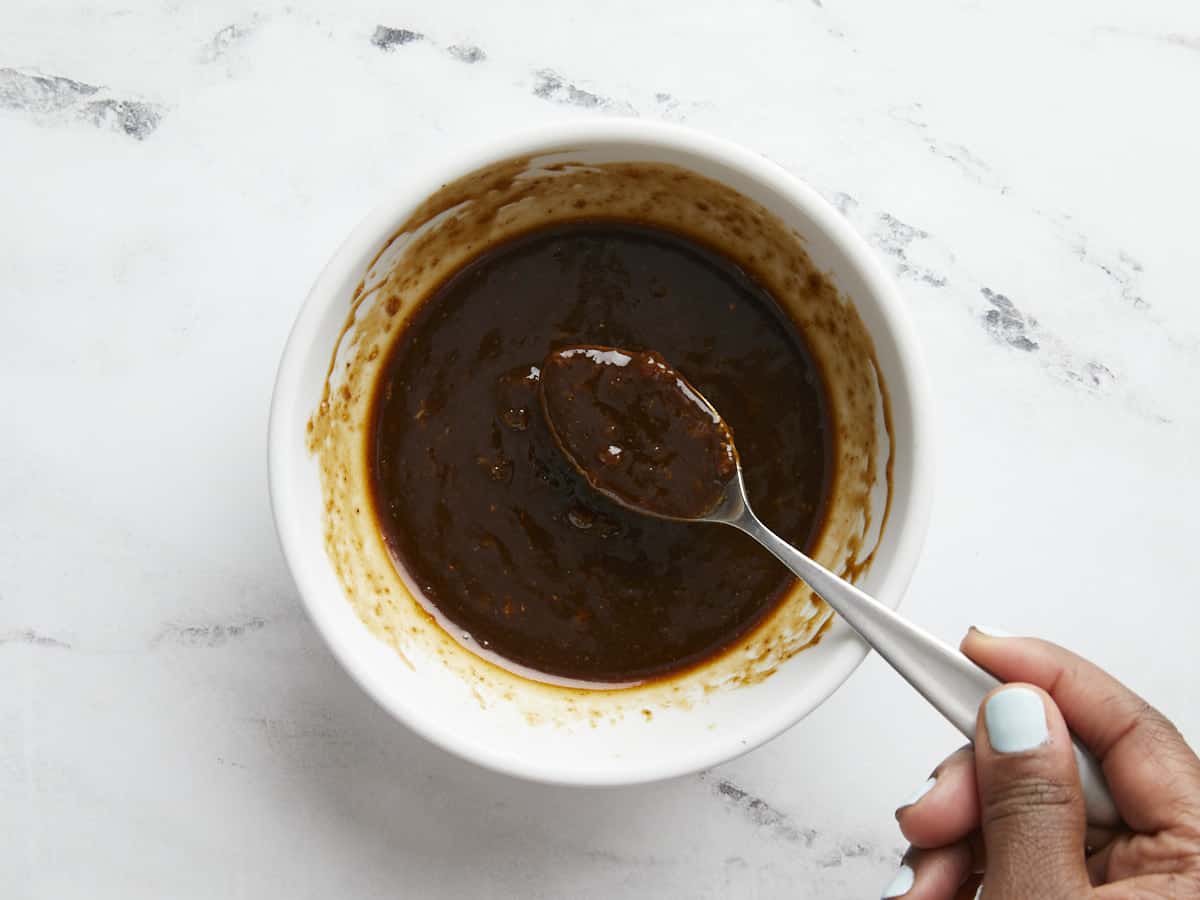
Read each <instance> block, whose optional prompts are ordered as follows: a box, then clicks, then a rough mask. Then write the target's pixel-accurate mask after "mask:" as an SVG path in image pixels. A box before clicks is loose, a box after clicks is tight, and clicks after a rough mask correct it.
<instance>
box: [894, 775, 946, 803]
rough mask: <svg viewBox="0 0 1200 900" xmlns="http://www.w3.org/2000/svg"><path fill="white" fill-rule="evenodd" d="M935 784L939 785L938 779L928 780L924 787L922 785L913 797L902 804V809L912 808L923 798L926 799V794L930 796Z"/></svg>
mask: <svg viewBox="0 0 1200 900" xmlns="http://www.w3.org/2000/svg"><path fill="white" fill-rule="evenodd" d="M935 784H937V778H930V779H928V780H927V781H926V782H925V783H924V784H923V785H921V786H920V787H919V788H917V789H916V790H915V791H914V792H913V795H912V796H911V797H909V798H908V799H907V800H906V801H905V802H903V803H901V804H900V809H904V808H905V807H906V806H912V805H913V804H915V803H916V802H917V801H918V800H920V799H921V798H922V797H924V796H925V795H926V794H928V793H929V792H930V791H932V790H933V786H934V785H935Z"/></svg>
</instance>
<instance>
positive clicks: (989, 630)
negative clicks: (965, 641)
mask: <svg viewBox="0 0 1200 900" xmlns="http://www.w3.org/2000/svg"><path fill="white" fill-rule="evenodd" d="M971 627H972V628H974V629H975V630H976V631H978V632H979V633H980V634H982V635H984V636H986V637H994V638H1010V637H1016V635H1015V634H1013V633H1012V632H1011V631H1005V630H1004V629H1003V628H993V627H992V626H991V625H972V626H971Z"/></svg>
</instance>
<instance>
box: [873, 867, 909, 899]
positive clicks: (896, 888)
mask: <svg viewBox="0 0 1200 900" xmlns="http://www.w3.org/2000/svg"><path fill="white" fill-rule="evenodd" d="M913 877H914V876H913V870H912V869H910V868H909V867H908V866H901V867H900V868H899V869H897V870H896V874H895V875H893V876H892V880H891V881H889V882H888V886H887V887H885V888H884V889H883V894H882V895H881V897H882V900H891V898H892V897H903V896H904V895H905V894H907V893H908V892H909V891H911V890H912V886H913Z"/></svg>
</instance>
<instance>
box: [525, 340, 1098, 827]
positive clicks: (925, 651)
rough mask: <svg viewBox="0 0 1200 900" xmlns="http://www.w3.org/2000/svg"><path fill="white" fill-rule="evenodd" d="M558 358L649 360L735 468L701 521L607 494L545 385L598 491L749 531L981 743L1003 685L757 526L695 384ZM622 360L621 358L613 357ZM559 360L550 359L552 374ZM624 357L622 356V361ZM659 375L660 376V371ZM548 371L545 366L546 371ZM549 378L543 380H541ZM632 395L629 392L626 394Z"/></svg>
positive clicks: (1089, 775) (725, 435)
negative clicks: (644, 368)
mask: <svg viewBox="0 0 1200 900" xmlns="http://www.w3.org/2000/svg"><path fill="white" fill-rule="evenodd" d="M557 353H558V355H559V357H560V359H562V358H565V357H572V356H574V357H575V359H576V360H578V358H579V356H580V355H587V356H590V357H591V358H592V359H593V361H594V362H596V364H597V365H600V364H607V365H612V364H614V360H615V365H618V366H621V367H625V366H628V365H629V364H630V363H631V362H633V361H634V359H635V357H637V356H639V355H640V356H644V357H650V358H651V363H652V366H654V367H656V371H655V372H654V373H653V374H654V375H655V377H656V378H658V379H659V381H658V382H657V383H655V384H652V386H653V387H654V388H655V389H658V390H660V391H661V389H662V374H663V372H669V373H670V375H671V376H672V377H674V378H675V379H676V383H677V384H678V389H679V391H680V392H681V393H680V396H681V397H685V399H686V401H687V402H688V403H692V404H699V405H700V406H702V408H703V409H704V410H705V411H706V412H707V413H708V415H709V416H711V419H712V422H713V424H714V425H715V426H716V428H717V429H718V430H719V434H720V435H721V436H722V437H721V439H722V440H724V441H725V442H726V444H727V448H728V451H729V452H730V454H731V455H732V456H733V458H734V461H735V463H736V467H735V471H734V472H733V475H732V477H730V478H729V479H728V481H727V482H726V483H725V487H724V490H723V492H722V493H720V495H719V497H718V499H716V502H715V504H713V505H711V506H710V507H709V509H708V511H707V512H706V513H704V514H703V515H697V516H690V517H686V518H685V517H681V516H677V515H665V514H663V513H662V512H661V511H656V510H655V509H654V508H653V507H651V506H647V505H645V504H640V503H638V502H637V501H636V499H634V498H631V497H630V496H629V495H628V494H627V493H622V492H616V491H612V490H608V489H606V488H605V487H604V485H603V484H599V483H597V480H596V478H595V473H594V472H591V471H589V469H588V467H587V466H585V465H581V464H580V460H579V458H578V457H577V454H576V449H577V448H573V447H570V446H567V445H566V443H565V442H564V437H563V434H562V433H561V430H560V429H561V426H562V423H556V421H555V416H554V415H552V414H551V411H550V406H549V404H548V403H547V400H546V394H545V381H544V380H543V394H542V405H543V410H544V411H545V412H546V419H547V421H548V423H549V425H550V430H551V432H553V434H554V437H555V440H556V441H557V442H558V445H559V447H560V449H562V451H563V454H564V455H565V456H566V457H567V459H568V460H569V461H570V462H571V464H572V465H573V466H575V468H576V469H578V470H579V471H580V473H581V474H582V475H583V476H584V477H585V478H587V479H588V481H589V483H591V484H592V486H593V487H595V488H596V489H597V490H600V491H602V492H603V493H605V494H606V495H607V496H609V497H611V498H612V499H614V500H615V501H617V502H618V503H620V504H621V505H622V506H625V507H626V508H628V509H631V510H633V511H635V512H639V513H643V514H645V515H650V516H655V517H656V518H663V519H671V520H673V521H683V522H717V523H720V524H722V525H731V526H733V527H734V528H737V529H739V530H740V531H743V532H745V533H746V534H748V535H750V537H752V538H754V539H755V540H756V541H758V542H759V543H760V544H762V545H763V546H764V547H766V548H767V549H768V550H769V551H771V553H772V554H774V555H775V557H776V558H777V559H778V560H779V561H780V562H782V563H783V564H784V565H785V566H787V567H788V568H789V569H791V570H792V572H793V573H795V575H796V576H797V577H799V578H801V579H803V580H804V582H805V583H807V584H808V586H809V587H811V588H812V589H813V590H814V591H815V592H816V593H817V594H818V595H820V596H821V597H822V598H823V599H824V600H825V602H826V603H828V604H829V605H830V606H831V607H833V609H834V611H835V612H837V614H838V615H840V616H841V617H842V618H843V619H844V620H845V621H846V622H847V623H848V624H849V625H850V627H851V628H853V629H854V630H855V631H856V632H858V634H859V635H860V636H861V637H862V638H863V640H865V641H866V642H867V643H868V644H870V645H871V646H872V647H874V648H875V650H876V652H878V653H879V655H880V656H882V657H883V658H884V659H885V660H887V662H888V663H889V664H890V665H891V666H892V668H893V669H895V670H896V671H897V672H899V673H900V674H901V675H902V676H903V677H904V679H905V680H906V681H907V682H908V683H909V684H911V685H912V686H913V687H914V688H916V689H917V691H918V692H919V693H920V694H921V695H922V696H923V697H925V699H926V700H928V701H929V702H930V703H931V704H933V706H934V707H935V708H936V709H937V710H938V712H940V713H941V714H942V715H943V716H945V717H946V718H947V719H948V720H949V721H950V723H951V724H952V725H954V727H955V728H957V729H958V730H959V731H961V732H962V733H963V735H965V736H966V737H967V739H968V740H971V741H974V739H975V719H976V715H977V712H978V710H979V706H980V704H981V703H982V702H983V700H984V698H985V697H986V696H987V694H988V693H990V692H991V691H992V690H994V689H995V688H997V687H999V686H1000V684H1001V683H1002V682H1000V681H999V680H998V679H997V678H996V677H995V676H993V675H991V674H990V673H988V672H987V671H985V670H984V669H982V668H980V667H979V666H978V665H976V664H975V663H974V662H972V661H971V660H970V659H968V658H967V657H966V656H965V655H963V654H962V653H961V652H959V651H958V650H956V649H955V648H953V647H951V646H949V645H948V644H946V643H944V642H943V641H941V640H939V639H938V638H936V637H934V636H933V635H931V634H929V633H928V632H926V631H924V630H923V629H921V628H918V627H917V626H916V625H913V624H912V623H911V622H909V621H907V620H906V619H904V618H902V617H901V616H899V615H897V614H896V613H895V612H893V611H892V610H890V609H888V608H887V607H886V606H884V605H883V604H882V603H880V602H879V601H878V600H876V599H874V598H873V597H871V596H869V595H867V594H866V593H864V592H863V591H861V590H859V589H858V588H857V587H855V586H854V585H853V584H851V583H850V582H848V581H845V580H844V579H842V578H840V577H838V576H837V575H835V574H833V573H832V572H830V571H829V570H828V569H826V568H825V567H824V566H822V565H820V564H819V563H817V562H815V561H814V560H812V559H810V558H809V557H807V556H806V555H804V554H803V553H801V552H800V551H799V550H797V549H796V548H795V547H793V546H792V545H791V544H789V543H788V542H787V541H785V540H783V539H782V538H781V537H779V536H778V535H777V534H775V533H774V532H773V531H771V529H769V528H768V527H767V526H766V525H764V524H763V523H762V522H761V521H759V519H758V517H757V516H755V515H754V512H753V510H752V509H751V508H750V501H749V500H748V499H747V497H746V486H745V483H744V482H743V480H742V467H741V462H740V460H738V458H737V452H736V449H735V448H734V446H733V443H732V441H733V434H732V431H731V429H729V427H728V425H726V424H725V422H724V420H723V419H722V417H721V415H720V413H719V412H717V410H716V408H715V407H713V405H712V404H711V403H710V402H709V401H708V399H707V398H706V397H704V395H703V394H701V393H700V391H698V390H696V388H695V387H694V386H692V385H691V384H689V383H688V382H687V381H686V379H684V378H683V376H682V375H679V374H678V373H677V372H675V371H674V370H671V369H670V368H669V367H667V366H666V365H665V363H663V361H662V360H661V358H658V357H656V356H654V355H652V354H629V353H627V352H625V351H619V350H613V349H612V348H570V349H568V350H565V351H557ZM614 354H616V357H614ZM554 356H555V354H551V357H550V358H548V361H547V364H546V368H548V367H549V366H550V365H551V363H550V359H552V358H553V357H554ZM620 357H624V361H621V359H620ZM658 370H661V371H658ZM543 371H545V368H544V370H543ZM543 378H544V376H543ZM626 389H627V390H628V388H626ZM1073 743H1074V748H1075V760H1076V763H1077V764H1078V766H1079V777H1080V781H1081V782H1082V786H1083V795H1084V799H1085V802H1086V806H1087V818H1088V821H1089V822H1090V823H1091V824H1093V825H1101V826H1107V827H1117V826H1120V825H1121V817H1120V814H1119V813H1118V812H1117V808H1116V805H1115V804H1114V803H1113V800H1112V796H1111V794H1110V793H1109V790H1108V785H1107V783H1106V782H1105V780H1104V775H1103V773H1102V772H1101V770H1100V764H1099V762H1097V760H1096V758H1095V757H1094V756H1092V754H1091V753H1090V752H1089V751H1088V750H1086V749H1085V748H1084V747H1083V746H1082V745H1081V744H1080V742H1079V740H1078V739H1077V738H1073Z"/></svg>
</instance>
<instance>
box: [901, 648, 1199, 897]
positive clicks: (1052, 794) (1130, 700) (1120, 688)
mask: <svg viewBox="0 0 1200 900" xmlns="http://www.w3.org/2000/svg"><path fill="white" fill-rule="evenodd" d="M962 650H963V652H964V653H965V654H966V655H967V656H969V657H971V658H972V659H973V660H975V661H976V662H977V663H979V664H980V665H981V666H983V667H984V668H985V669H988V670H989V671H991V672H992V673H994V674H995V675H996V676H997V677H998V678H1000V679H1001V680H1003V681H1006V682H1010V683H1009V684H1006V685H1005V686H1004V687H1001V688H997V689H996V691H994V692H993V693H992V694H991V695H989V697H988V699H987V700H985V701H984V704H983V705H982V706H981V707H980V714H979V721H978V725H977V731H976V739H975V745H974V747H973V748H972V747H964V748H963V749H961V750H959V751H957V752H956V753H954V754H952V755H951V756H950V757H948V758H947V759H946V760H945V761H944V762H942V763H941V765H939V766H938V767H937V768H936V769H934V772H933V783H932V785H930V786H929V787H928V788H927V789H926V790H925V792H924V793H923V794H921V795H920V796H919V798H918V799H917V800H916V801H915V802H912V803H910V804H908V805H906V806H902V807H901V808H900V809H899V810H898V811H897V813H896V818H897V820H898V821H899V823H900V830H901V831H902V832H903V833H904V836H905V837H906V838H907V839H908V840H909V842H910V844H911V845H912V846H911V847H910V849H909V851H908V853H907V854H906V855H905V859H904V865H905V866H907V867H908V868H909V869H910V870H911V873H912V875H913V878H912V883H911V886H910V887H908V889H907V890H906V891H902V892H901V893H896V892H895V891H896V890H897V889H898V888H903V887H904V886H905V884H907V882H908V874H907V873H904V872H902V873H901V876H900V878H899V879H898V881H897V882H893V886H891V888H890V890H885V891H884V896H885V897H903V898H905V900H958V898H972V897H975V896H976V891H977V890H979V884H980V875H979V873H982V884H983V887H982V892H981V893H979V894H978V896H980V897H982V898H984V900H1059V898H1063V900H1066V898H1071V900H1075V898H1093V900H1166V898H1171V900H1200V759H1198V758H1197V756H1196V754H1195V752H1194V751H1193V750H1192V749H1191V748H1190V747H1189V746H1188V745H1187V743H1186V741H1184V739H1183V737H1182V735H1180V733H1179V731H1178V730H1176V728H1175V726H1173V725H1172V724H1171V723H1170V722H1169V721H1168V720H1167V719H1166V718H1165V717H1163V715H1162V714H1161V713H1159V712H1158V711H1157V710H1155V709H1154V708H1153V707H1151V706H1150V705H1149V704H1148V703H1146V702H1145V701H1144V700H1142V699H1141V698H1140V697H1138V696H1137V695H1136V694H1134V693H1133V692H1132V691H1130V690H1129V689H1128V688H1126V687H1125V686H1124V685H1123V684H1121V683H1120V682H1119V681H1117V680H1116V679H1114V678H1113V677H1112V676H1111V675H1109V674H1108V673H1107V672H1105V671H1104V670H1102V669H1100V668H1099V667H1097V666H1095V665H1093V664H1092V663H1090V662H1088V661H1087V660H1085V659H1082V658H1081V657H1079V656H1076V655H1075V654H1073V653H1071V652H1070V651H1068V650H1064V649H1063V648H1062V647H1059V646H1057V645H1055V644H1051V643H1049V642H1047V641H1042V640H1037V639H1035V638H1017V637H991V636H988V635H985V634H984V633H983V632H980V631H977V630H976V629H972V630H971V631H970V632H969V633H968V634H967V637H966V638H965V639H964V640H963V643H962ZM1014 689H1015V690H1016V691H1017V693H1018V694H1020V695H1021V696H1020V697H1013V696H1009V697H1008V698H1005V699H1002V700H1000V702H999V703H997V704H995V705H991V704H992V701H993V699H994V698H996V697H998V695H1001V694H1003V693H1005V692H1011V691H1013V690H1014ZM1018 700H1019V701H1023V702H1021V703H1018V702H1015V701H1018ZM1037 700H1040V701H1041V705H1042V710H1038V709H1037ZM1036 712H1044V716H1045V720H1044V728H1043V726H1042V723H1041V722H1037V721H1034V719H1035V718H1036V716H1035V713H1036ZM1014 716H1015V717H1016V718H1017V719H1020V718H1021V717H1022V716H1024V719H1023V721H1021V722H1016V723H1015V724H1014ZM1004 717H1007V718H1004ZM1068 725H1069V727H1070V729H1071V730H1072V731H1074V732H1075V734H1076V735H1078V737H1079V738H1080V740H1081V741H1082V742H1083V743H1084V744H1086V745H1087V746H1088V747H1089V748H1090V749H1091V751H1092V752H1093V753H1094V754H1095V755H1096V757H1097V758H1098V759H1099V760H1100V761H1101V764H1102V765H1103V768H1104V774H1105V777H1106V778H1107V779H1108V783H1109V786H1110V788H1111V790H1112V794H1113V798H1114V799H1115V800H1116V803H1117V806H1118V808H1119V809H1120V812H1121V816H1122V818H1123V819H1124V821H1125V822H1126V823H1128V826H1129V830H1122V831H1107V830H1100V829H1095V828H1089V827H1088V826H1087V825H1086V822H1085V818H1084V805H1083V799H1082V795H1081V792H1080V788H1079V778H1078V774H1077V772H1076V769H1075V762H1074V758H1073V756H1072V751H1071V744H1070V735H1069V732H1068ZM989 726H990V729H989ZM1026 726H1028V727H1026ZM1030 728H1033V729H1034V731H1033V734H1032V738H1030ZM1037 729H1043V730H1042V732H1041V733H1040V734H1039V733H1038V732H1037ZM1042 735H1044V737H1043V736H1042ZM1039 740H1040V742H1039ZM1035 744H1036V745H1035ZM918 793H920V792H918Z"/></svg>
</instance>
